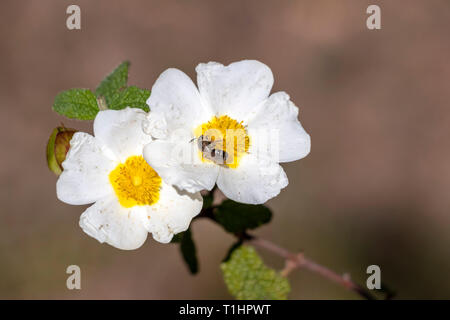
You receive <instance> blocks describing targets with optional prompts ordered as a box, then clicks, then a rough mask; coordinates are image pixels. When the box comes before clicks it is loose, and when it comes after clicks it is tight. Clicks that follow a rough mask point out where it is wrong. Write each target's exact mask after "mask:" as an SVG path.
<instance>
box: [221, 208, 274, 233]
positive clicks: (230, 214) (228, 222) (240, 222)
mask: <svg viewBox="0 0 450 320" xmlns="http://www.w3.org/2000/svg"><path fill="white" fill-rule="evenodd" d="M214 216H215V219H216V221H217V222H218V223H220V224H221V225H222V226H223V227H224V228H225V230H227V231H228V232H233V233H239V232H243V231H245V230H246V229H255V228H257V227H259V226H261V225H263V224H265V223H268V222H269V221H270V219H271V218H272V212H271V211H270V209H269V208H267V207H266V206H264V205H251V204H243V203H238V202H235V201H232V200H225V201H224V202H222V203H221V204H220V206H218V207H217V210H216V211H215V212H214Z"/></svg>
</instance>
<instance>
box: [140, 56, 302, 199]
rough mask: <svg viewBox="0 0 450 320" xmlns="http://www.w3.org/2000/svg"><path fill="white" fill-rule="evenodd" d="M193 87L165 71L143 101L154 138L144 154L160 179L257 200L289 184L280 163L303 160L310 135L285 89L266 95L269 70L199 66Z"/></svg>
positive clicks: (250, 63) (250, 64)
mask: <svg viewBox="0 0 450 320" xmlns="http://www.w3.org/2000/svg"><path fill="white" fill-rule="evenodd" d="M196 71H197V86H198V88H197V87H196V86H195V84H194V83H193V82H192V80H191V79H190V78H189V77H188V76H187V75H186V74H185V73H183V72H182V71H180V70H177V69H168V70H166V71H164V72H163V73H162V74H161V75H160V76H159V78H158V79H157V80H156V82H155V84H154V85H153V88H152V91H151V95H150V97H149V99H148V100H147V104H148V106H149V107H150V110H151V112H150V113H149V115H148V119H147V122H146V123H145V125H144V131H146V132H147V133H148V134H149V135H152V136H153V138H155V139H153V140H152V141H151V142H149V143H148V144H147V145H146V146H145V148H144V153H143V155H144V158H145V160H146V161H147V162H148V163H149V165H150V166H151V167H152V168H154V170H155V171H156V172H157V173H158V175H159V176H161V178H162V179H164V181H166V182H167V183H169V184H172V185H175V186H176V187H178V188H179V189H181V190H186V191H188V192H198V191H200V190H204V189H206V190H211V189H212V188H213V187H214V185H216V184H217V186H218V187H219V189H220V190H221V191H222V192H223V193H224V194H225V196H227V197H228V198H230V199H232V200H235V201H238V202H242V203H249V204H261V203H264V202H266V201H267V200H269V199H271V198H273V197H275V196H277V195H278V194H279V193H280V190H281V189H283V188H284V187H286V186H287V185H288V179H287V176H286V173H285V172H284V170H283V168H282V167H281V166H280V164H279V163H283V162H290V161H295V160H298V159H301V158H303V157H305V156H306V155H307V154H308V153H309V151H310V147H311V140H310V136H309V135H308V134H307V133H306V131H305V130H304V129H303V127H302V125H301V124H300V122H299V120H298V108H297V107H296V106H295V105H294V104H293V103H292V102H291V101H290V97H289V95H288V94H286V93H285V92H277V93H273V94H271V95H270V91H271V89H272V85H273V75H272V71H271V70H270V68H269V67H268V66H266V65H265V64H263V63H261V62H259V61H254V60H243V61H239V62H235V63H232V64H230V65H228V66H224V65H222V64H219V63H216V62H209V63H206V64H203V63H202V64H199V65H198V66H197V68H196Z"/></svg>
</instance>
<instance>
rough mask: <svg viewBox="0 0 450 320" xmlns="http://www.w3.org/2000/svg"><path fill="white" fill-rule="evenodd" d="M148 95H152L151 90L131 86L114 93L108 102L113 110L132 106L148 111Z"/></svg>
mask: <svg viewBox="0 0 450 320" xmlns="http://www.w3.org/2000/svg"><path fill="white" fill-rule="evenodd" d="M148 97H150V91H149V90H146V89H140V88H138V87H135V86H131V87H127V88H125V89H123V90H121V91H118V92H116V93H114V94H113V96H112V97H111V99H110V101H109V103H108V102H107V104H108V108H109V109H113V110H121V109H124V108H126V107H131V108H140V109H142V110H144V111H148V110H149V108H148V106H147V99H148Z"/></svg>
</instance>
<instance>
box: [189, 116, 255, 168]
mask: <svg viewBox="0 0 450 320" xmlns="http://www.w3.org/2000/svg"><path fill="white" fill-rule="evenodd" d="M194 134H195V136H196V137H197V142H198V146H199V150H200V152H199V156H200V157H201V159H202V161H204V162H214V163H216V164H220V165H224V166H227V167H229V168H233V169H235V168H237V167H238V166H239V161H240V160H241V158H242V157H243V156H244V155H245V154H246V153H247V152H248V148H249V146H250V137H249V136H248V134H247V130H246V128H245V126H244V125H243V124H242V121H241V122H237V121H236V120H234V119H232V118H230V117H229V116H220V117H216V116H215V117H213V118H212V119H211V120H210V121H208V122H206V123H203V124H201V125H200V126H198V127H197V128H196V129H195V130H194Z"/></svg>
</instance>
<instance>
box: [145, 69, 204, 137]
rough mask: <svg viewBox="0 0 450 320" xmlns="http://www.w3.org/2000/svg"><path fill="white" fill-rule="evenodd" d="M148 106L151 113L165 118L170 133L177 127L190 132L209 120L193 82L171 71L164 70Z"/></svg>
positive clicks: (153, 88) (173, 70) (177, 72)
mask: <svg viewBox="0 0 450 320" xmlns="http://www.w3.org/2000/svg"><path fill="white" fill-rule="evenodd" d="M147 104H148V105H149V107H150V110H151V112H150V114H156V115H158V116H159V115H161V114H162V115H164V117H165V120H166V123H167V129H168V130H169V131H173V130H176V129H180V128H185V129H188V130H190V131H192V129H193V128H195V127H196V126H198V125H199V124H201V123H203V122H205V121H208V120H209V119H210V118H211V117H212V113H211V112H210V111H209V110H208V109H206V108H205V106H204V102H203V100H202V98H201V97H200V94H199V92H198V90H197V88H196V86H195V84H194V83H193V82H192V80H191V79H190V78H189V77H188V76H187V75H186V74H185V73H184V72H182V71H180V70H178V69H173V68H172V69H167V70H166V71H164V72H163V73H162V74H161V75H160V76H159V78H158V79H157V80H156V82H155V84H154V85H153V87H152V91H151V95H150V98H148V100H147Z"/></svg>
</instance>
